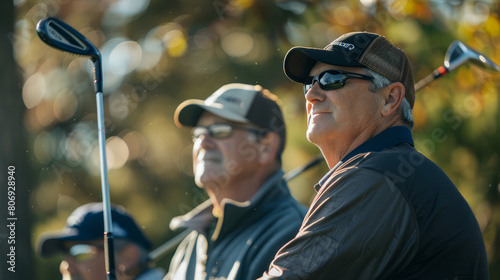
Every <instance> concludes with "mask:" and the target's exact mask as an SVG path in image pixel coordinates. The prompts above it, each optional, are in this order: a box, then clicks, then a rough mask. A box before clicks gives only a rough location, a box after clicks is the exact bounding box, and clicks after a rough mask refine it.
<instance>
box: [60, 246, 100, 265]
mask: <svg viewBox="0 0 500 280" xmlns="http://www.w3.org/2000/svg"><path fill="white" fill-rule="evenodd" d="M103 250H104V245H96V244H85V243H84V244H75V245H73V246H71V247H69V248H67V254H68V255H70V256H71V258H73V260H75V261H76V262H85V261H88V260H90V259H91V258H93V257H94V256H95V255H96V254H97V253H98V252H99V251H103Z"/></svg>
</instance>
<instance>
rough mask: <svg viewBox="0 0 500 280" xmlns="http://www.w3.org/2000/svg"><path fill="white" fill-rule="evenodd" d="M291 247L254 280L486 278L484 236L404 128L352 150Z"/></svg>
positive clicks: (322, 187) (326, 182)
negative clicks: (418, 150)
mask: <svg viewBox="0 0 500 280" xmlns="http://www.w3.org/2000/svg"><path fill="white" fill-rule="evenodd" d="M316 190H317V195H316V197H315V199H314V201H313V203H312V204H311V207H310V208H309V212H308V213H307V215H306V217H305V219H304V223H303V224H302V227H301V229H300V231H299V233H298V235H297V237H295V238H294V239H293V240H292V241H291V242H289V243H288V244H286V245H285V246H284V247H283V248H281V249H280V251H279V252H278V254H277V255H276V258H275V259H274V260H273V262H272V265H271V268H270V270H269V272H267V273H265V274H264V276H263V277H262V278H261V279H316V280H321V279H350V280H352V279H362V280H370V279H405V280H409V279H425V280H433V279H439V280H445V279H448V280H461V279H478V280H483V279H488V278H489V276H488V264H487V259H486V251H485V246H484V241H483V237H482V234H481V231H480V229H479V226H478V223H477V221H476V219H475V217H474V215H473V213H472V210H471V209H470V207H469V205H468V204H467V202H466V201H465V199H464V198H463V197H462V195H461V194H460V192H459V191H458V190H457V188H456V187H455V186H454V184H453V183H452V182H451V180H450V179H449V178H448V177H447V176H446V175H445V174H444V172H443V171H442V170H441V169H440V168H439V167H438V166H437V165H435V164H434V163H433V162H431V161H430V160H429V159H427V158H426V157H425V156H424V155H422V154H421V153H419V152H417V151H416V150H415V149H414V148H413V141H412V138H411V131H410V129H409V128H407V127H394V128H390V129H388V130H386V131H384V132H382V133H381V134H379V135H377V136H375V137H373V138H372V139H370V140H368V141H367V142H365V143H364V144H363V145H361V146H359V147H358V148H357V149H356V150H355V151H354V152H353V153H351V154H350V155H348V156H347V157H346V158H345V159H344V160H343V161H342V162H340V163H339V164H338V165H337V166H336V167H335V168H333V169H332V170H331V171H330V172H329V173H328V174H327V175H326V176H325V177H324V178H323V180H322V181H321V182H320V184H319V185H317V186H316Z"/></svg>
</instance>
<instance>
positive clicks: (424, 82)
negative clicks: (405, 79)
mask: <svg viewBox="0 0 500 280" xmlns="http://www.w3.org/2000/svg"><path fill="white" fill-rule="evenodd" d="M448 72H449V70H448V68H446V67H445V66H439V67H438V68H437V69H436V70H434V71H432V73H430V74H429V75H428V76H427V77H425V78H423V79H422V80H420V81H418V82H417V83H416V84H415V91H419V90H420V89H421V88H423V87H425V86H426V85H428V84H429V83H430V82H432V81H434V80H435V79H437V78H441V77H442V76H444V75H446V74H448Z"/></svg>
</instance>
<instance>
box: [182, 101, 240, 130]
mask: <svg viewBox="0 0 500 280" xmlns="http://www.w3.org/2000/svg"><path fill="white" fill-rule="evenodd" d="M217 105H218V104H217V103H215V104H212V105H210V106H209V105H206V104H205V103H204V102H203V100H199V99H190V100H186V101H184V102H182V103H181V104H180V105H179V106H178V107H177V109H176V110H175V114H174V122H175V125H177V127H183V126H187V127H193V126H196V124H197V123H198V120H199V119H200V117H201V114H203V112H205V111H208V112H210V113H212V114H214V115H216V116H218V117H221V118H223V119H226V120H230V121H234V122H241V123H248V120H247V119H245V118H244V117H243V116H241V115H239V114H236V113H233V112H231V111H229V110H226V109H224V107H223V106H222V105H220V106H217Z"/></svg>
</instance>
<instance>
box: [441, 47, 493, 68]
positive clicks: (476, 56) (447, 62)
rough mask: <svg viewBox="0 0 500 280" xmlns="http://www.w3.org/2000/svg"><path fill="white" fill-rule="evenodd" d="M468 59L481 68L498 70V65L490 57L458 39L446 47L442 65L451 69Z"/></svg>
mask: <svg viewBox="0 0 500 280" xmlns="http://www.w3.org/2000/svg"><path fill="white" fill-rule="evenodd" d="M469 60H470V61H471V62H473V63H474V64H476V65H477V66H479V67H481V68H483V69H487V70H495V71H500V67H499V66H498V65H497V64H496V63H495V62H493V61H492V60H491V59H489V58H488V57H486V56H485V55H484V54H482V53H480V52H478V51H476V50H474V49H472V48H470V47H468V46H467V45H465V44H464V43H462V42H460V41H458V40H457V41H453V42H452V43H451V45H450V46H449V47H448V50H447V51H446V54H445V57H444V66H445V67H446V68H447V69H448V71H452V70H454V69H456V68H457V67H459V66H460V65H462V64H463V63H465V62H467V61H469Z"/></svg>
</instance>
